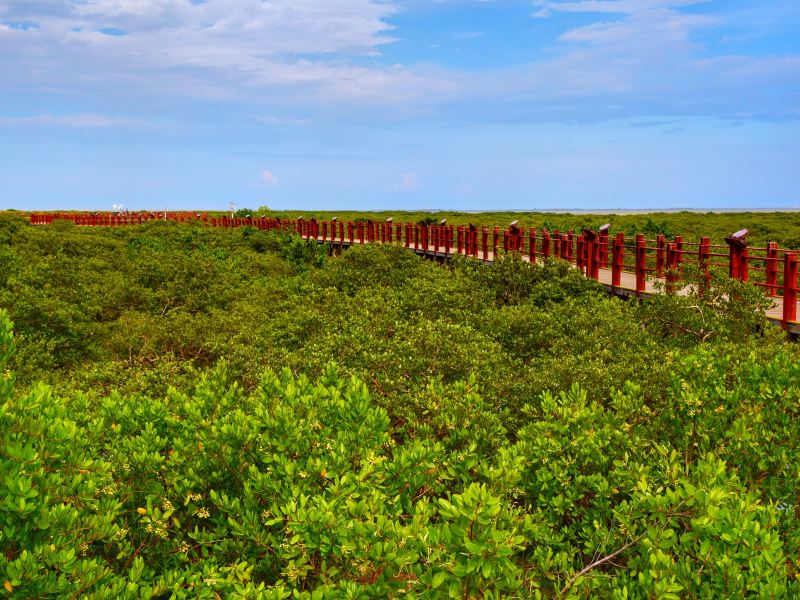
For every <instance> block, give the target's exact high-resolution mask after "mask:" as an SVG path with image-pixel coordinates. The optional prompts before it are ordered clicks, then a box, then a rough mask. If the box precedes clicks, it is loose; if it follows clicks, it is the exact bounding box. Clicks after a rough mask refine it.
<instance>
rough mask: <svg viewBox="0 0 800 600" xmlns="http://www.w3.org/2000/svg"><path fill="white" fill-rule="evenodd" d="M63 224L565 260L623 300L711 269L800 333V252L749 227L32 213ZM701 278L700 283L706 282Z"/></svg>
mask: <svg viewBox="0 0 800 600" xmlns="http://www.w3.org/2000/svg"><path fill="white" fill-rule="evenodd" d="M57 219H63V220H68V221H72V222H73V223H75V224H77V225H83V226H106V227H120V226H126V225H138V224H141V223H145V222H147V221H154V220H159V221H163V220H167V221H179V222H191V221H194V222H201V223H204V224H207V225H208V226H211V227H255V228H257V229H262V230H271V231H288V232H293V233H297V234H298V235H300V236H302V237H303V238H305V239H309V240H316V241H318V242H320V243H327V244H331V245H332V246H335V247H346V246H350V245H354V244H372V243H384V244H386V243H388V244H391V243H397V244H402V245H403V246H405V247H406V248H408V249H410V250H413V251H415V252H416V253H417V254H421V255H425V256H432V257H435V258H440V259H446V258H448V257H450V256H454V255H462V256H467V257H472V258H475V259H478V260H483V261H485V262H492V261H493V260H494V257H495V255H496V254H497V253H498V252H501V251H502V252H515V253H518V254H519V255H521V256H522V258H523V259H524V260H526V261H538V260H543V259H546V258H560V259H562V260H566V261H568V262H569V263H571V264H573V265H574V266H575V267H576V268H577V269H580V271H581V273H583V274H584V275H585V276H587V277H590V278H592V279H595V280H597V281H599V282H600V283H602V284H603V285H604V286H605V287H606V288H607V289H608V290H609V291H610V292H612V293H615V294H618V295H622V296H638V297H641V296H647V295H650V294H653V293H659V292H665V293H672V292H673V290H674V289H675V288H676V285H675V284H676V282H677V280H678V279H679V277H680V274H681V273H682V272H683V271H684V270H685V269H686V268H687V267H692V268H694V269H696V270H697V271H698V273H700V274H701V275H702V274H703V273H705V274H706V275H707V274H708V272H709V269H711V268H712V267H717V268H724V269H725V270H726V271H727V273H728V275H729V276H730V277H731V278H734V279H738V280H740V281H746V282H750V283H752V284H753V285H756V286H759V287H761V288H763V290H764V293H765V294H766V295H767V296H768V297H770V298H771V299H772V302H773V305H772V308H770V309H769V310H768V311H767V317H768V318H769V319H770V320H771V321H773V322H775V323H776V324H778V325H780V326H781V327H782V328H783V329H785V330H786V331H788V332H791V333H793V334H797V333H800V323H798V322H797V304H798V295H797V292H798V289H797V284H798V264H797V261H798V252H797V251H795V250H789V249H786V248H780V247H778V244H777V243H775V242H770V243H769V244H767V245H766V246H765V247H754V246H750V245H749V244H748V243H747V241H746V236H747V230H746V229H743V230H741V231H737V232H736V233H734V234H732V235H730V236H728V237H727V238H725V244H712V243H711V241H710V239H709V238H707V237H701V238H700V239H699V240H698V241H697V242H688V241H686V240H684V239H683V237H682V236H676V237H675V238H674V239H673V240H667V239H666V238H665V237H664V236H663V235H659V236H657V237H656V238H655V239H647V238H645V236H644V235H641V234H640V235H637V236H634V237H625V235H624V234H622V233H617V234H616V235H614V236H611V235H610V233H609V227H608V226H603V227H601V228H600V230H599V231H591V230H589V229H584V230H583V231H581V232H577V233H576V232H574V231H566V232H564V231H558V230H554V231H548V230H547V229H541V230H537V229H535V228H529V229H527V230H526V228H525V227H521V226H519V225H518V223H517V222H516V221H514V222H513V223H511V225H510V226H509V227H508V228H506V229H504V230H501V229H500V228H499V227H496V226H495V227H493V228H492V229H491V230H490V229H489V228H488V227H487V226H485V225H483V226H475V225H459V226H457V227H456V226H453V225H447V224H446V222H444V221H442V223H441V224H439V225H420V224H412V223H394V222H393V221H392V220H391V219H389V220H387V221H386V222H385V223H380V222H373V221H367V222H356V223H354V222H350V221H348V222H342V221H337V220H336V219H333V220H331V221H317V220H315V219H310V220H305V219H302V218H300V219H291V220H290V219H273V218H267V217H263V218H228V217H209V216H208V215H207V214H206V213H197V212H161V213H152V212H137V213H124V214H117V213H74V212H70V213H32V214H31V215H30V222H31V224H32V225H48V224H50V223H52V222H53V221H55V220H57ZM701 279H702V278H701Z"/></svg>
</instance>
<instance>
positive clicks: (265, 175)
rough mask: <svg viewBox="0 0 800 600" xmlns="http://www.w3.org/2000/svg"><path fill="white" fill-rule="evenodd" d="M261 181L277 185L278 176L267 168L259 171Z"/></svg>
mask: <svg viewBox="0 0 800 600" xmlns="http://www.w3.org/2000/svg"><path fill="white" fill-rule="evenodd" d="M261 181H263V182H264V183H266V184H268V185H278V178H277V177H275V175H274V174H273V173H272V171H270V170H269V169H264V170H263V171H261Z"/></svg>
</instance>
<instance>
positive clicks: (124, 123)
mask: <svg viewBox="0 0 800 600" xmlns="http://www.w3.org/2000/svg"><path fill="white" fill-rule="evenodd" d="M0 125H7V126H14V125H57V126H62V127H75V128H79V129H106V128H109V127H140V126H142V125H143V124H142V123H138V122H137V121H133V120H130V119H123V118H118V117H109V116H105V115H96V114H88V113H81V114H73V115H32V116H26V117H7V116H0Z"/></svg>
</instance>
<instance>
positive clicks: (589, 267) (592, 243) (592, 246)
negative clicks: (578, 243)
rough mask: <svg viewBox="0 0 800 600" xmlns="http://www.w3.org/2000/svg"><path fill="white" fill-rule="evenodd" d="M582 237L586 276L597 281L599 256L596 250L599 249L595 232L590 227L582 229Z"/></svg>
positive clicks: (598, 276)
mask: <svg viewBox="0 0 800 600" xmlns="http://www.w3.org/2000/svg"><path fill="white" fill-rule="evenodd" d="M582 239H583V244H584V253H585V259H584V264H585V266H586V276H587V277H589V278H591V279H594V280H595V281H597V280H598V279H599V278H600V265H599V264H598V263H599V257H598V255H597V251H598V250H599V244H598V240H597V234H596V233H595V232H594V231H592V230H591V229H584V230H583V236H582Z"/></svg>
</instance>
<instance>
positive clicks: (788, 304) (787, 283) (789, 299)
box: [782, 252, 797, 330]
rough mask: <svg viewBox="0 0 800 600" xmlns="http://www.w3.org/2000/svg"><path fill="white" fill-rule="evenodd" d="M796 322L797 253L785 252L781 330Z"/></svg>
mask: <svg viewBox="0 0 800 600" xmlns="http://www.w3.org/2000/svg"><path fill="white" fill-rule="evenodd" d="M795 322H797V253H796V252H787V253H786V255H785V256H784V258H783V322H782V325H783V328H784V329H786V330H788V329H789V323H795Z"/></svg>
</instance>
